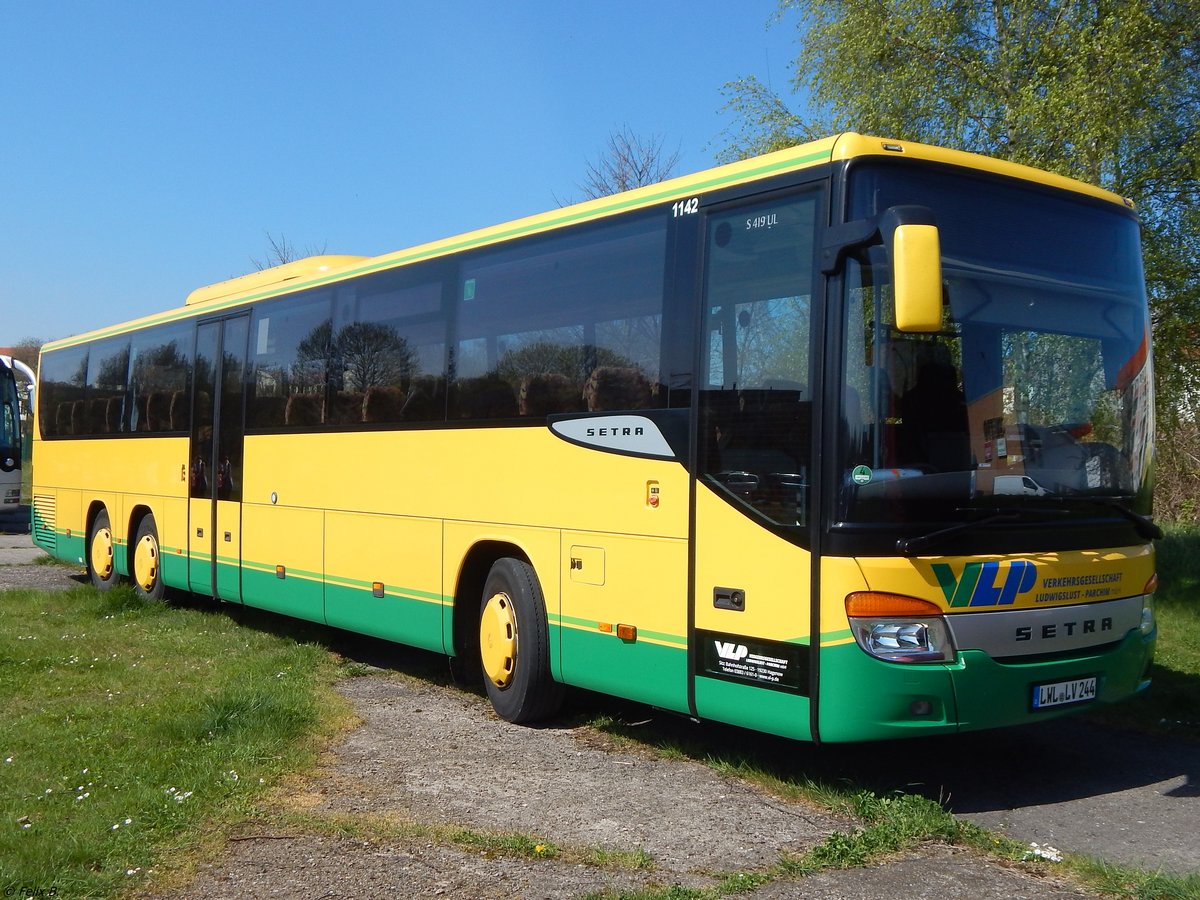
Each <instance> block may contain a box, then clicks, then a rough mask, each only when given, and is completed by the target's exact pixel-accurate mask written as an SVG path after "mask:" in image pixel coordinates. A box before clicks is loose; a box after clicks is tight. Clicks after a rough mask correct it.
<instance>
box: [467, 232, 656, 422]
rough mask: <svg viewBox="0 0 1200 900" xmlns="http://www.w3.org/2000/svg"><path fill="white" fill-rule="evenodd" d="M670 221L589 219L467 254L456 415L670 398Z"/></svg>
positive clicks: (532, 412)
mask: <svg viewBox="0 0 1200 900" xmlns="http://www.w3.org/2000/svg"><path fill="white" fill-rule="evenodd" d="M665 254H666V219H665V218H663V217H660V216H654V217H651V218H643V219H641V220H634V221H623V222H620V223H617V224H608V225H604V226H601V227H598V228H597V227H588V228H583V229H578V230H576V231H574V232H570V233H561V234H556V235H554V236H551V237H547V238H539V239H534V240H529V241H525V242H521V243H519V244H515V245H511V246H506V247H501V248H496V249H494V250H490V251H487V252H484V253H481V254H479V255H478V256H475V257H474V258H471V259H469V260H467V261H466V262H465V263H464V265H463V268H462V271H461V279H460V282H459V286H458V301H459V307H458V320H457V331H458V333H457V337H458V340H457V344H456V354H455V360H454V373H455V382H454V385H453V390H452V392H451V397H450V415H451V417H452V418H467V419H488V418H508V417H513V416H518V415H521V416H532V417H537V416H545V415H547V414H550V413H557V412H572V411H579V410H585V409H594V410H600V409H643V408H649V407H656V406H665V405H666V398H665V396H664V392H662V391H661V390H660V381H661V373H660V369H661V366H660V349H661V343H662V312H663V283H664V266H665Z"/></svg>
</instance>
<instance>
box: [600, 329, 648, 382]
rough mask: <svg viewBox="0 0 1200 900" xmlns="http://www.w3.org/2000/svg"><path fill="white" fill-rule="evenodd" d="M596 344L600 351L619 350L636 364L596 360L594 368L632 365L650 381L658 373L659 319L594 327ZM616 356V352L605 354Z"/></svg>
mask: <svg viewBox="0 0 1200 900" xmlns="http://www.w3.org/2000/svg"><path fill="white" fill-rule="evenodd" d="M596 344H597V345H598V347H599V348H600V349H601V350H602V351H603V350H604V348H608V347H614V348H617V347H619V348H620V352H621V353H622V354H624V355H625V356H626V357H627V358H628V359H629V360H636V362H632V361H629V362H619V361H612V362H609V361H597V363H596V365H598V366H614V365H615V366H632V365H636V366H637V368H638V369H640V370H641V372H642V374H643V375H646V376H647V377H649V378H651V379H652V380H653V379H654V378H655V377H657V375H658V370H659V354H660V352H661V347H662V316H660V315H652V316H630V317H629V318H625V319H616V320H615V321H612V322H599V323H597V325H596ZM609 352H612V353H614V354H616V351H615V350H614V351H609Z"/></svg>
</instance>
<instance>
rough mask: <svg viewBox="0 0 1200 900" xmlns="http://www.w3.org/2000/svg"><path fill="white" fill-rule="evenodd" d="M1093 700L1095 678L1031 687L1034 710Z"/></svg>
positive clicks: (1094, 697)
mask: <svg viewBox="0 0 1200 900" xmlns="http://www.w3.org/2000/svg"><path fill="white" fill-rule="evenodd" d="M1095 699H1096V679H1095V677H1092V678H1075V679H1072V680H1071V681H1056V682H1055V683H1054V684H1037V685H1034V687H1033V708H1034V709H1049V708H1050V707H1051V706H1066V705H1067V704H1068V703H1084V702H1086V701H1088V700H1095Z"/></svg>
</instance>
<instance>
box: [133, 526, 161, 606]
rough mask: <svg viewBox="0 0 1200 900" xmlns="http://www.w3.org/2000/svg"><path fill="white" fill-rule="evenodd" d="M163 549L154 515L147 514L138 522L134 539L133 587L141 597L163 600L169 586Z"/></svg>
mask: <svg viewBox="0 0 1200 900" xmlns="http://www.w3.org/2000/svg"><path fill="white" fill-rule="evenodd" d="M161 557H162V550H161V548H160V547H159V545H158V529H157V528H156V527H155V526H154V516H153V515H146V516H144V517H143V518H142V521H140V522H138V527H137V534H136V536H135V537H134V539H133V565H132V566H131V569H132V571H133V589H134V590H135V591H137V594H138V596H139V597H144V598H145V599H147V600H161V599H162V598H163V596H164V594H166V590H167V587H166V585H165V584H164V583H163V580H162V559H161Z"/></svg>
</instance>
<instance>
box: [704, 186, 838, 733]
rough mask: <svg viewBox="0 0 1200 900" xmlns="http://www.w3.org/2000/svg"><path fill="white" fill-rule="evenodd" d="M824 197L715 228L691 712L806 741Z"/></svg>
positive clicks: (713, 219)
mask: <svg viewBox="0 0 1200 900" xmlns="http://www.w3.org/2000/svg"><path fill="white" fill-rule="evenodd" d="M822 202H823V199H822V195H821V193H820V192H819V191H817V190H806V191H802V192H791V193H785V194H778V195H774V196H767V197H758V198H755V199H754V201H753V202H752V203H750V204H746V205H738V206H731V207H724V208H721V209H716V210H712V211H710V212H709V213H708V214H707V221H706V229H705V231H706V238H705V239H706V248H705V274H706V277H705V287H704V290H705V297H704V317H703V330H702V331H701V333H700V339H701V342H702V345H701V360H702V365H701V372H700V379H701V380H700V390H699V409H698V411H697V413H698V428H697V439H698V446H697V448H696V450H697V473H696V475H697V480H696V486H695V508H694V520H693V521H694V526H693V527H694V541H693V545H692V547H693V550H692V552H693V559H692V571H693V573H694V595H693V597H692V603H693V607H692V624H693V629H692V634H691V649H692V672H693V691H694V709H695V712H696V714H697V715H699V716H700V717H701V718H707V719H716V720H719V721H723V722H731V723H734V724H739V725H743V726H749V727H751V728H755V729H757V730H760V731H766V732H771V733H774V734H780V735H784V736H786V737H792V738H799V739H808V738H809V737H810V736H811V728H810V713H811V704H810V698H809V694H810V687H809V684H810V660H811V645H812V641H813V635H812V634H811V631H812V616H811V593H812V590H811V572H812V569H811V565H812V556H811V554H810V553H809V551H808V549H806V545H807V544H808V543H809V541H808V534H809V517H810V509H809V485H810V483H811V473H812V468H813V442H812V431H813V419H814V414H813V412H814V400H815V399H816V398H815V397H814V391H813V383H814V377H813V373H814V368H815V367H814V363H813V358H814V353H813V347H814V340H813V315H814V302H813V296H814V290H815V288H814V284H815V278H814V263H813V260H814V257H815V252H816V248H815V240H814V235H815V234H816V224H817V221H818V214H819V212H820V210H821V206H822Z"/></svg>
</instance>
